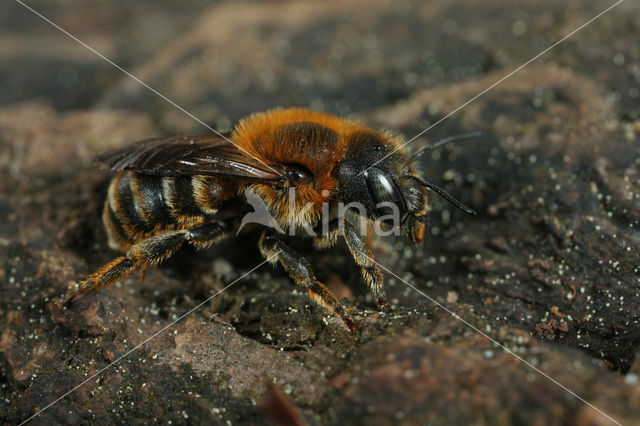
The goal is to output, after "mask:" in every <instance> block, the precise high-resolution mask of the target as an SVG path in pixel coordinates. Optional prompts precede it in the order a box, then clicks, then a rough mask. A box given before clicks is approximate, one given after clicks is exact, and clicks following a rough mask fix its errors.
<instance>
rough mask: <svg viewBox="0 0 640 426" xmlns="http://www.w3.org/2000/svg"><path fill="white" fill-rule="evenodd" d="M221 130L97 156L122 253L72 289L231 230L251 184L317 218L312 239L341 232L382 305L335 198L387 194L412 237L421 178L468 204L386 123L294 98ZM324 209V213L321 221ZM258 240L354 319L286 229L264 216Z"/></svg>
mask: <svg viewBox="0 0 640 426" xmlns="http://www.w3.org/2000/svg"><path fill="white" fill-rule="evenodd" d="M228 136H229V137H228V138H227V137H226V136H220V135H214V134H208V135H201V136H181V137H173V138H164V139H153V140H146V141H142V142H137V143H134V144H131V145H129V146H125V147H122V148H116V149H112V150H110V151H107V152H104V153H103V154H101V155H99V156H98V157H97V159H96V163H97V164H99V165H101V166H102V167H106V168H108V169H110V170H112V171H116V172H117V174H116V175H115V176H114V178H113V180H112V181H111V183H110V185H109V189H108V195H107V199H106V201H105V203H104V209H103V217H102V218H103V222H104V225H105V227H106V231H107V235H108V239H109V246H110V247H111V248H113V249H115V250H118V251H120V252H123V253H124V255H123V256H120V257H118V258H116V259H114V260H112V261H111V262H109V263H107V264H106V265H104V266H103V267H102V268H100V269H99V270H97V271H96V272H94V273H93V274H91V275H89V276H88V277H87V279H86V280H84V281H82V282H80V283H78V285H77V287H76V288H75V289H74V291H73V292H72V293H71V297H73V296H75V295H76V294H78V293H80V292H83V291H87V290H97V289H99V288H102V287H105V286H108V285H110V284H113V283H114V282H116V281H119V280H122V279H123V278H125V277H126V276H127V275H129V274H130V273H131V272H133V271H135V270H136V269H140V268H142V269H143V270H146V268H148V267H149V266H153V265H157V264H159V263H161V262H162V261H163V260H165V259H167V258H168V257H170V256H171V255H173V254H174V253H175V252H176V251H177V250H178V249H179V248H180V247H181V246H183V245H185V244H187V245H191V246H194V247H196V248H198V249H200V248H206V247H210V246H213V245H215V244H217V243H218V242H220V241H221V240H223V239H225V238H227V237H230V236H232V235H234V234H235V232H237V229H238V228H239V226H240V224H241V223H240V221H241V219H242V217H243V214H242V213H243V212H244V213H246V212H247V211H249V210H248V204H247V196H246V194H249V193H250V194H255V195H256V196H257V197H259V198H260V199H261V200H262V202H263V204H264V206H266V208H267V209H268V213H269V214H270V215H271V216H272V217H273V218H274V219H275V225H278V226H276V228H281V229H292V227H293V228H294V229H298V230H299V229H312V230H316V231H318V232H316V233H314V235H313V236H312V238H313V239H314V245H315V246H316V247H318V248H325V247H331V246H333V245H335V244H336V243H337V242H338V240H339V239H340V237H341V238H342V239H344V241H345V242H346V246H347V248H348V250H349V252H350V253H351V255H352V257H353V260H354V261H355V263H356V264H357V265H358V267H359V268H360V271H361V275H362V278H363V280H364V282H365V283H366V285H367V287H368V288H369V290H370V291H371V293H372V294H373V296H374V298H375V300H376V302H377V305H378V307H379V308H380V309H384V310H388V309H389V303H388V302H387V298H386V295H385V290H384V285H383V277H382V273H381V271H380V268H379V267H378V266H377V264H376V262H375V261H374V260H373V255H372V253H371V249H370V248H369V247H368V246H367V243H366V237H365V236H363V235H362V234H361V233H359V232H358V231H357V229H356V226H355V225H354V224H353V223H352V221H351V220H350V219H348V218H344V217H338V216H337V212H338V210H339V209H338V208H337V206H338V204H339V203H343V204H349V203H357V204H358V205H360V206H362V208H363V210H362V211H363V212H364V213H365V214H366V219H367V220H369V221H376V220H378V219H383V220H384V218H383V217H387V216H388V214H389V212H390V209H389V208H388V206H389V203H391V204H392V205H395V206H396V211H397V213H398V215H399V225H398V228H399V229H400V230H401V231H402V232H403V233H404V234H405V235H406V236H407V237H408V239H409V240H411V241H412V242H413V243H419V242H421V241H422V240H423V238H424V233H425V226H426V225H425V220H426V215H427V212H428V211H429V195H430V194H429V190H433V191H435V192H437V193H438V194H439V195H441V196H442V197H444V198H445V199H446V200H447V201H449V202H451V203H453V204H454V205H455V206H456V207H458V208H461V209H462V210H464V211H466V212H468V213H473V211H472V210H471V209H469V208H468V207H466V206H464V205H463V204H461V203H460V202H458V201H457V200H455V199H454V198H453V197H451V196H450V195H449V194H447V193H446V192H444V191H443V190H441V189H440V188H438V187H436V186H435V185H433V184H430V183H427V182H425V181H424V180H423V179H422V177H421V176H420V174H419V172H418V170H417V169H416V168H415V167H414V164H413V163H414V160H415V158H416V157H417V156H416V155H414V156H413V157H412V156H411V155H410V154H409V153H408V151H407V150H406V149H405V147H404V146H403V139H402V137H401V136H400V135H397V134H394V133H391V132H387V131H378V130H374V129H371V128H368V127H365V126H363V125H360V124H357V123H356V122H353V121H351V120H346V119H342V118H339V117H337V116H334V115H332V114H328V113H323V112H317V111H311V110H306V109H297V108H292V109H274V110H271V111H267V112H263V113H256V114H253V115H250V116H249V117H247V118H244V119H243V120H241V121H240V122H239V123H238V125H237V126H236V127H235V129H234V130H233V132H232V133H231V134H229V135H228ZM292 190H294V191H295V200H294V202H293V203H292V202H291V197H290V194H291V191H292ZM382 205H384V206H382ZM327 207H328V208H327ZM323 212H325V213H326V212H328V214H329V218H328V220H326V221H325V226H324V228H326V229H324V230H323V231H324V232H320V227H321V222H322V220H321V217H322V216H323ZM325 219H327V218H326V217H325ZM296 232H298V231H296ZM298 233H299V232H298ZM258 246H259V250H260V252H261V254H262V256H264V257H265V258H266V259H268V260H269V261H270V262H271V263H274V264H275V263H280V264H281V265H282V267H284V269H285V270H286V272H287V273H288V274H289V276H290V277H291V279H292V280H293V281H294V282H295V283H296V284H298V285H300V286H302V287H303V288H304V289H305V290H306V291H307V293H308V294H309V296H310V297H311V299H312V300H313V301H314V302H316V303H318V304H319V305H321V306H322V307H324V308H325V309H326V310H327V311H328V312H330V313H333V314H335V315H336V316H338V317H339V318H340V319H342V321H343V322H344V324H345V325H346V326H347V327H348V328H349V329H350V330H352V331H353V330H355V329H356V325H355V323H354V321H353V319H352V317H351V315H350V314H349V313H348V312H347V310H346V309H345V307H344V306H343V304H342V303H341V302H340V301H339V300H338V298H337V297H335V296H334V295H333V294H332V293H331V291H329V289H328V288H327V287H326V286H325V285H324V284H322V283H321V282H319V281H318V280H317V279H316V276H315V274H314V272H313V270H312V268H311V266H310V264H309V262H308V261H307V260H306V259H305V258H304V257H302V256H301V255H300V254H298V253H297V252H296V251H294V250H293V249H292V248H291V247H290V246H289V245H288V244H287V243H286V241H285V238H284V235H282V234H281V233H279V232H276V230H275V229H274V227H265V229H264V230H263V232H262V234H261V236H260V238H259V242H258ZM67 300H68V299H67Z"/></svg>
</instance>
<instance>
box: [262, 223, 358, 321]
mask: <svg viewBox="0 0 640 426" xmlns="http://www.w3.org/2000/svg"><path fill="white" fill-rule="evenodd" d="M258 244H259V248H260V253H262V256H263V257H264V258H266V259H269V261H270V263H275V262H280V264H281V265H282V267H283V268H284V269H285V270H286V271H287V273H288V274H289V277H291V279H292V280H293V281H294V282H295V283H296V284H298V285H301V286H302V287H305V288H306V289H307V292H308V293H309V297H311V300H313V301H314V302H315V303H317V304H319V305H320V306H322V307H324V308H325V309H326V310H327V311H329V312H331V313H332V314H335V315H337V316H338V317H339V318H340V319H341V320H342V322H343V323H344V325H346V326H347V328H348V329H349V330H351V331H355V330H357V326H356V324H355V323H354V322H353V320H352V319H351V316H350V315H349V314H347V313H346V311H345V308H344V306H343V305H342V303H341V302H340V301H339V300H338V298H337V297H336V296H334V295H333V293H331V291H330V290H329V289H328V288H327V287H325V285H324V284H322V283H321V282H319V281H318V280H316V276H315V274H314V273H313V270H312V269H311V265H309V262H308V261H307V260H306V259H305V258H304V257H302V256H301V255H299V254H298V253H296V252H295V251H294V250H293V249H292V248H291V247H289V246H288V245H287V244H286V243H284V242H283V241H282V240H281V239H280V238H278V237H277V236H276V235H274V234H273V233H272V232H270V231H269V230H265V231H264V232H263V233H262V235H261V236H260V242H259V243H258Z"/></svg>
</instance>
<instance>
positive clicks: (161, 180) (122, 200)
mask: <svg viewBox="0 0 640 426" xmlns="http://www.w3.org/2000/svg"><path fill="white" fill-rule="evenodd" d="M228 192H229V191H223V187H222V186H221V185H220V184H219V183H218V181H217V180H216V179H215V178H213V177H210V176H176V177H161V176H152V175H146V174H143V173H136V172H131V171H122V172H120V173H118V174H117V175H116V176H115V177H114V178H113V180H112V181H111V185H110V186H109V194H108V198H107V201H106V203H105V207H104V213H103V222H104V225H105V227H106V229H107V233H108V234H109V246H110V247H112V248H115V249H120V250H126V249H127V248H128V247H129V246H131V244H133V243H135V242H138V241H140V240H142V239H145V238H148V237H150V236H152V235H155V234H158V233H162V232H166V231H171V230H176V229H185V228H188V227H193V226H198V225H201V224H203V223H205V222H206V220H207V216H211V215H214V214H215V213H216V212H217V205H218V204H219V203H220V201H222V199H223V198H224V196H225V195H227V196H228V195H229V194H230V193H228Z"/></svg>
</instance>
